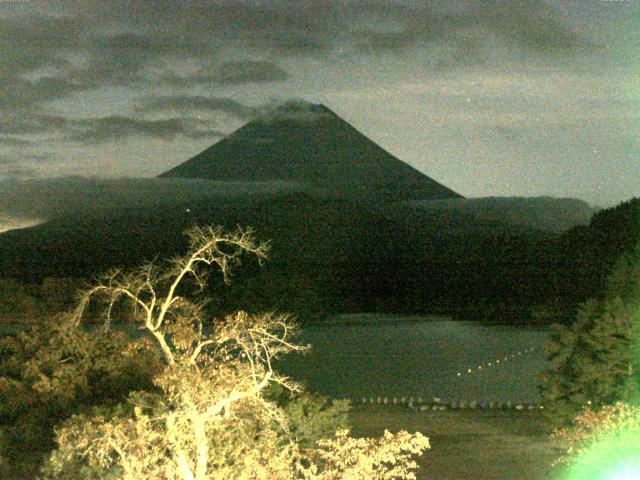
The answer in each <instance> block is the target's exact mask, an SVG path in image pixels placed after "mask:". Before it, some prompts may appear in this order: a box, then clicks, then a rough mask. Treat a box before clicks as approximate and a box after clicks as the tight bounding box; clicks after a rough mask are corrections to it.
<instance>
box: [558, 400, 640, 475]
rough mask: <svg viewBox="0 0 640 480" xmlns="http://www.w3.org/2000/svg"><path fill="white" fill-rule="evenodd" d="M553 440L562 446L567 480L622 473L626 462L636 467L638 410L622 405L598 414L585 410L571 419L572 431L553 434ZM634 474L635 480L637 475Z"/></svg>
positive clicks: (639, 447) (639, 434)
mask: <svg viewBox="0 0 640 480" xmlns="http://www.w3.org/2000/svg"><path fill="white" fill-rule="evenodd" d="M553 436H554V438H555V439H556V440H558V441H559V442H560V443H561V445H562V446H563V449H564V452H565V455H564V456H563V457H561V458H560V459H559V463H564V464H567V466H568V471H569V478H575V479H581V480H585V479H586V478H603V475H607V473H609V474H610V473H612V472H618V471H620V470H624V468H625V467H628V466H629V460H632V461H635V462H636V464H637V458H638V454H640V407H638V406H633V405H628V404H625V403H622V402H616V403H615V404H613V405H605V406H603V407H602V408H600V409H599V410H594V409H593V408H591V407H587V408H584V409H583V410H582V411H581V413H580V414H579V415H578V416H577V417H576V418H575V419H574V425H573V426H572V427H569V428H562V429H559V430H556V431H555V432H554V435H553ZM635 473H636V475H635V477H637V473H638V471H637V470H636V471H635ZM594 475H595V476H594ZM614 476H615V475H612V476H611V477H608V478H613V477H614ZM635 477H634V478H635ZM625 478H631V477H625Z"/></svg>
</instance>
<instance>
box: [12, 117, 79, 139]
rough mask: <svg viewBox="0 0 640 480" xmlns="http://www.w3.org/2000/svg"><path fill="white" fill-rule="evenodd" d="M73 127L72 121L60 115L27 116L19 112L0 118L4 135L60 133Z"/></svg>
mask: <svg viewBox="0 0 640 480" xmlns="http://www.w3.org/2000/svg"><path fill="white" fill-rule="evenodd" d="M73 125H74V121H73V120H72V119H70V118H67V117H63V116H59V115H44V114H32V115H25V114H23V113H22V112H19V113H9V114H5V115H2V116H0V134H4V135H7V134H8V135H29V134H38V133H45V132H47V133H58V132H60V131H63V130H65V129H67V128H70V127H73Z"/></svg>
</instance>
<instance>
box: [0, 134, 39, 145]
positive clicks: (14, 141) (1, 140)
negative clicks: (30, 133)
mask: <svg viewBox="0 0 640 480" xmlns="http://www.w3.org/2000/svg"><path fill="white" fill-rule="evenodd" d="M33 144H34V142H33V141H31V140H25V139H23V138H19V137H11V136H6V135H0V145H6V146H9V147H28V146H30V145H33Z"/></svg>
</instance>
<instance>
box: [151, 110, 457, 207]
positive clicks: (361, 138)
mask: <svg viewBox="0 0 640 480" xmlns="http://www.w3.org/2000/svg"><path fill="white" fill-rule="evenodd" d="M160 176H161V177H186V178H205V179H210V180H218V181H245V182H265V181H266V182H270V181H274V180H280V181H289V182H297V183H301V184H305V185H311V186H313V187H315V188H321V189H324V190H327V191H330V192H332V193H335V194H340V195H349V196H352V195H356V196H361V195H363V194H365V195H374V196H381V195H382V196H384V197H386V198H388V199H389V200H407V199H423V200H427V199H439V198H459V197H460V195H459V194H457V193H455V192H453V191H452V190H450V189H448V188H447V187H445V186H443V185H441V184H439V183H438V182H436V181H435V180H433V179H431V178H429V177H427V176H426V175H424V174H423V173H421V172H419V171H418V170H416V169H414V168H413V167H411V166H409V165H407V164H406V163H404V162H402V161H401V160H399V159H398V158H396V157H394V156H393V155H391V154H390V153H389V152H387V151H386V150H384V149H382V148H381V147H380V146H378V145H377V144H376V143H374V142H373V141H371V140H370V139H369V138H367V137H366V136H365V135H363V134H362V133H360V132H359V131H357V130H356V129H355V128H354V127H352V126H351V125H350V124H349V123H348V122H346V121H345V120H343V119H342V118H340V116H338V115H337V114H335V113H334V112H333V111H331V110H330V109H329V108H327V107H326V106H325V105H322V104H314V103H310V102H307V101H304V100H289V101H287V102H284V103H283V104H281V105H279V106H277V107H275V108H273V109H271V110H268V111H266V112H264V113H263V114H261V115H259V116H258V117H257V118H255V119H254V120H252V121H250V122H249V123H247V124H246V125H244V126H243V127H241V128H239V129H238V130H236V131H235V132H233V133H231V134H230V135H228V136H226V137H225V138H223V139H222V140H220V141H219V142H218V143H216V144H214V145H212V146H211V147H209V148H208V149H206V150H204V151H203V152H201V153H199V154H198V155H196V156H195V157H193V158H191V159H189V160H187V161H186V162H184V163H183V164H181V165H178V166H177V167H175V168H173V169H171V170H169V171H167V172H165V173H163V174H162V175H160Z"/></svg>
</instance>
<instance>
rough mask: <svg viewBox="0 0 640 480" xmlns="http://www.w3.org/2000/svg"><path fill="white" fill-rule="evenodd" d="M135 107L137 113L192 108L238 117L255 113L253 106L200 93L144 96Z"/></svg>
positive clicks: (184, 111)
mask: <svg viewBox="0 0 640 480" xmlns="http://www.w3.org/2000/svg"><path fill="white" fill-rule="evenodd" d="M135 109H136V111H137V112H139V113H149V112H162V111H166V110H176V111H178V112H181V113H188V112H191V111H193V110H205V111H215V112H224V113H228V114H230V115H233V116H235V117H237V118H240V119H246V118H250V117H251V116H253V115H254V114H255V109H254V108H252V107H248V106H246V105H243V104H242V103H240V102H238V101H236V100H233V99H231V98H224V97H205V96H201V95H173V96H156V97H144V98H142V99H140V100H139V101H138V104H137V105H136V107H135Z"/></svg>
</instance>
